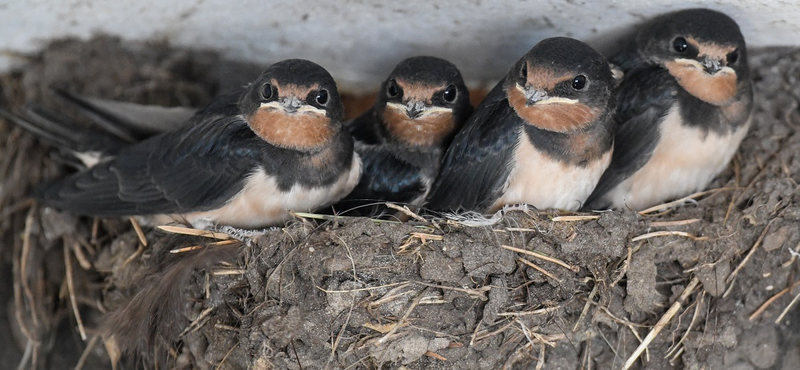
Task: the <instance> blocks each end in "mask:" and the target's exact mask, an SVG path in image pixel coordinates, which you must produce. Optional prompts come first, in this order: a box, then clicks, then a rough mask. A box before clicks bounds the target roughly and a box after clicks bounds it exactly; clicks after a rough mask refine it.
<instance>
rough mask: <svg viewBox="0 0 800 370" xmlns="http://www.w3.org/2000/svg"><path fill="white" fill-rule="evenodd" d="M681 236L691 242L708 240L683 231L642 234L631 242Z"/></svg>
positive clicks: (705, 237)
mask: <svg viewBox="0 0 800 370" xmlns="http://www.w3.org/2000/svg"><path fill="white" fill-rule="evenodd" d="M673 235H674V236H683V237H686V238H689V239H692V240H708V237H707V236H694V235H692V234H689V233H687V232H685V231H654V232H652V233H647V234H642V235H639V236H637V237H635V238H633V239H631V241H632V242H638V241H640V240H645V239H650V238H657V237H660V236H673Z"/></svg>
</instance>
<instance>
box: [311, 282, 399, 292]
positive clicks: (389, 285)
mask: <svg viewBox="0 0 800 370" xmlns="http://www.w3.org/2000/svg"><path fill="white" fill-rule="evenodd" d="M408 284H411V282H409V281H401V282H397V283H391V284H386V285H379V286H369V287H365V288H356V289H349V290H326V289H324V288H322V287H320V286H316V288H317V289H319V290H321V291H323V292H325V293H328V294H331V293H355V292H364V291H368V290H375V289H383V288H390V287H393V286H398V285H408Z"/></svg>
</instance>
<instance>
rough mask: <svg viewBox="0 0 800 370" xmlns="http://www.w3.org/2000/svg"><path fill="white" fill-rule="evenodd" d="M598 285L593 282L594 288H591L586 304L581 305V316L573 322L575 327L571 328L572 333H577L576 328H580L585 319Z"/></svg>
mask: <svg viewBox="0 0 800 370" xmlns="http://www.w3.org/2000/svg"><path fill="white" fill-rule="evenodd" d="M598 286H599V284H597V282H595V284H594V287H592V291H591V292H590V293H589V296H588V297H586V304H585V305H583V310H581V315H580V316H578V320H575V326H573V327H572V332H573V333H574V332H576V331H578V326H580V324H581V322H583V319H584V318H585V317H586V314H587V313H589V307H591V306H592V302H594V296H595V295H597V287H598Z"/></svg>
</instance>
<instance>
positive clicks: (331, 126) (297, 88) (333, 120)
mask: <svg viewBox="0 0 800 370" xmlns="http://www.w3.org/2000/svg"><path fill="white" fill-rule="evenodd" d="M239 107H240V109H241V112H242V115H243V116H244V117H245V119H247V121H248V123H249V125H250V128H251V129H253V131H254V132H255V133H256V134H257V135H259V136H260V137H261V138H262V139H264V140H265V141H267V142H269V143H270V144H273V145H275V146H279V147H283V148H289V149H296V150H314V149H317V148H319V147H321V146H324V145H325V144H326V143H327V141H329V140H330V139H331V138H332V137H333V136H334V135H335V134H336V133H337V132H338V131H339V130H341V121H342V118H343V116H344V107H343V105H342V101H341V98H340V97H339V92H338V90H337V89H336V82H334V80H333V77H331V75H330V73H328V71H326V70H325V69H324V68H322V67H321V66H319V65H318V64H316V63H314V62H311V61H308V60H303V59H288V60H284V61H281V62H278V63H275V64H273V65H271V66H270V67H269V68H267V69H266V70H265V71H264V72H263V73H262V74H261V76H259V77H258V79H257V80H256V81H255V82H253V83H252V84H251V85H250V86H249V87H248V90H247V92H246V93H245V94H244V95H243V96H242V99H241V101H240V102H239Z"/></svg>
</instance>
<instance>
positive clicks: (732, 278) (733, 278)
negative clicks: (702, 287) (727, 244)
mask: <svg viewBox="0 0 800 370" xmlns="http://www.w3.org/2000/svg"><path fill="white" fill-rule="evenodd" d="M775 220H776V218H773V219H772V220H771V221H770V222H769V223H767V226H765V227H764V231H762V232H761V235H759V236H758V239H757V240H756V242H755V243H753V246H752V247H750V251H749V252H747V255H746V256H745V257H744V259H742V262H740V263H739V266H736V269H734V270H733V272H731V274H730V275H728V278H727V279H725V282H726V283H728V284H729V285H728V289H727V290H725V293H724V294H722V298H727V297H728V295H729V294H730V293H731V291H732V290H733V283H735V282H736V276H737V275H739V271H741V270H742V268H743V267H744V266H745V265H746V264H747V262H748V261H750V257H753V253H755V252H756V250H758V247H759V246H760V245H761V242H762V241H764V237H766V236H767V231H768V230H769V227H770V226H772V222H774V221H775Z"/></svg>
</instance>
